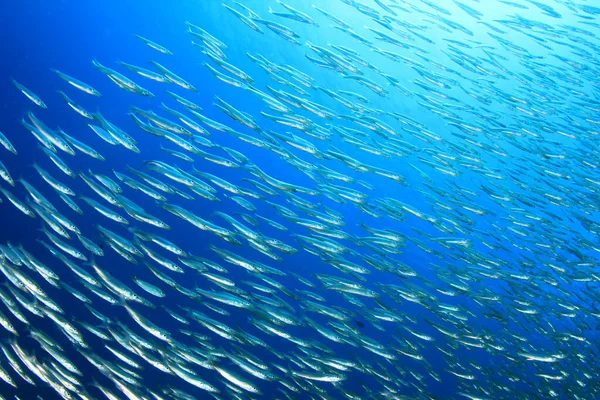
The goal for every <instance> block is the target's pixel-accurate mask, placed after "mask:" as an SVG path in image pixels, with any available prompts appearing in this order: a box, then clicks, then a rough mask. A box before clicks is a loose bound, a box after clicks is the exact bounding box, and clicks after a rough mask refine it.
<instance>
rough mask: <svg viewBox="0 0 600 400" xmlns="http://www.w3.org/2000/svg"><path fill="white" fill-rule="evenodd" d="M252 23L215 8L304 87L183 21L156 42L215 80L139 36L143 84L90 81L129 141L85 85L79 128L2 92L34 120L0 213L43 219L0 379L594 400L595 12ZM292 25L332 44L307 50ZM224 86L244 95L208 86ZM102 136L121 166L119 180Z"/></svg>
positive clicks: (2, 171) (189, 391) (273, 393)
mask: <svg viewBox="0 0 600 400" xmlns="http://www.w3.org/2000/svg"><path fill="white" fill-rule="evenodd" d="M269 3H270V4H269V12H268V13H264V12H260V13H259V11H256V10H255V9H253V8H252V7H250V6H249V5H246V4H242V3H241V2H238V1H231V0H225V2H224V3H223V4H222V6H221V7H220V8H219V12H220V13H222V15H220V18H223V19H224V21H227V23H226V24H224V26H223V28H222V29H223V30H224V31H225V30H226V29H233V28H231V27H227V26H226V25H227V24H235V29H236V30H239V31H240V32H244V33H245V34H247V35H249V37H251V38H252V40H255V41H262V42H264V43H265V45H266V44H273V45H276V46H281V47H282V48H284V49H285V51H286V52H289V53H294V54H296V55H300V56H302V57H305V59H307V60H308V65H309V66H310V68H308V67H307V68H300V67H299V66H293V65H290V64H288V63H282V62H275V61H273V60H270V59H269V58H267V57H265V56H263V55H261V54H259V53H255V52H253V53H251V52H247V53H246V56H247V60H246V62H245V63H242V62H241V61H239V60H238V62H237V63H236V62H234V61H232V60H230V59H229V58H228V52H229V51H230V49H231V48H234V47H235V46H236V45H238V44H237V43H236V42H235V41H231V40H230V41H228V42H226V41H225V39H223V38H221V36H222V35H221V34H222V33H223V32H214V31H212V32H209V31H207V30H206V29H205V27H203V26H202V25H201V24H199V23H196V22H194V21H193V19H192V17H190V21H181V25H180V26H178V27H173V29H179V30H180V31H181V33H182V37H184V38H185V40H187V41H189V42H190V44H189V47H190V52H193V53H194V54H200V55H201V57H202V59H203V65H201V66H200V67H201V68H206V69H207V70H208V71H210V73H211V75H212V76H214V79H213V80H214V82H210V83H207V82H202V81H198V80H196V79H195V77H194V76H180V75H179V73H178V64H180V63H185V62H187V61H186V58H185V57H186V56H185V55H183V54H178V53H177V52H173V51H171V50H169V45H168V43H159V42H160V41H159V40H157V39H156V38H152V37H151V35H150V34H148V35H146V33H144V36H142V35H137V39H139V46H144V45H146V46H149V47H150V48H151V49H152V50H153V51H155V52H154V54H155V58H153V59H151V60H148V64H147V65H145V66H144V67H142V66H139V65H134V64H130V63H127V62H126V61H127V60H126V57H127V54H123V55H122V57H123V60H125V61H120V60H105V59H100V60H93V61H91V63H90V64H89V68H90V70H91V71H95V73H97V74H103V75H105V77H106V78H105V83H106V85H116V86H117V87H118V88H120V89H122V91H123V96H129V98H130V100H131V106H130V108H129V109H127V110H121V111H122V112H123V113H128V114H129V116H128V118H131V124H130V125H126V126H123V125H125V124H120V126H117V124H115V123H113V122H111V119H113V118H111V117H108V116H107V115H105V114H103V113H102V107H103V104H105V106H104V107H105V108H107V107H108V103H109V102H110V98H107V97H104V96H103V95H102V92H103V90H102V87H98V86H97V85H96V86H97V87H96V88H94V87H92V86H91V85H90V84H88V83H86V82H83V81H81V80H79V79H78V78H77V73H76V71H60V70H58V69H55V68H54V66H52V65H48V66H47V67H48V68H50V69H51V70H52V71H53V72H54V73H55V76H56V80H54V81H51V82H48V83H47V84H48V85H52V86H53V87H55V90H56V92H55V93H56V96H57V97H58V98H62V99H63V100H64V105H65V107H70V108H71V109H72V110H73V119H78V121H79V124H80V127H81V128H80V129H79V130H78V131H77V132H75V131H73V132H66V131H65V130H63V129H61V128H60V127H58V126H49V124H48V123H46V122H44V121H45V119H47V115H48V114H47V113H48V112H51V111H52V110H51V109H50V107H49V106H47V103H45V102H44V100H43V99H42V98H40V97H39V96H38V95H36V93H35V92H36V88H35V87H32V86H31V85H29V84H28V82H26V81H25V80H23V79H20V78H19V77H18V76H16V77H14V78H11V77H6V78H4V79H11V80H12V83H13V84H14V89H15V90H18V91H20V92H21V93H22V94H23V95H24V96H26V98H27V99H28V100H30V104H29V105H30V107H29V108H28V109H25V110H23V113H22V115H19V116H16V117H15V118H19V119H20V120H21V124H22V127H23V129H22V131H19V132H4V133H0V144H2V147H3V149H0V150H2V152H1V153H0V160H7V159H8V158H10V157H18V155H19V154H21V153H22V152H26V151H35V152H38V153H39V155H40V157H39V158H37V159H36V160H38V161H37V162H36V163H34V165H32V166H31V167H30V168H28V169H27V170H26V171H27V173H26V174H24V175H23V176H21V177H18V176H17V175H15V174H14V173H12V172H11V171H10V170H9V169H8V168H7V167H6V166H5V164H4V163H2V162H0V177H1V178H2V186H1V187H0V191H1V192H2V196H3V197H2V198H1V200H0V201H1V202H2V203H3V204H2V205H0V207H2V208H3V212H6V210H10V212H17V213H18V212H20V213H21V214H22V216H21V214H18V215H19V217H18V218H35V219H37V221H39V231H37V232H35V237H36V238H37V244H36V246H35V247H30V248H25V247H24V246H22V245H20V244H19V243H10V242H9V243H5V244H2V245H0V250H1V253H0V254H1V255H0V271H1V272H2V274H1V276H2V281H3V285H2V286H0V300H1V302H2V304H3V305H2V308H1V310H0V325H1V326H2V328H3V331H4V332H3V333H2V339H3V340H2V341H1V342H0V349H1V350H2V354H1V355H0V379H2V381H3V383H1V382H0V383H1V384H3V385H4V384H5V385H7V386H6V388H8V385H10V386H13V387H14V388H21V387H24V386H27V385H34V386H37V387H49V388H51V389H52V391H53V392H52V393H53V394H56V395H57V396H59V397H60V398H64V399H77V398H80V399H95V398H108V399H125V398H127V399H132V400H133V399H157V400H158V399H204V398H214V399H231V398H237V399H259V398H277V399H301V398H302V399H304V398H307V399H308V398H310V399H409V398H410V399H430V398H440V397H436V396H434V395H432V394H431V392H430V388H431V387H433V386H435V385H437V386H438V387H445V388H446V389H445V390H446V397H444V398H467V399H472V400H475V399H504V398H519V399H521V398H522V399H548V398H570V399H593V398H598V397H600V375H599V372H598V371H599V370H600V369H599V368H598V367H600V363H599V361H598V360H599V359H600V358H597V357H599V356H600V353H599V351H598V345H597V343H598V342H597V340H598V336H597V335H596V334H595V331H596V329H597V326H598V323H599V322H600V321H598V318H600V309H599V308H598V302H599V301H600V287H599V285H600V273H599V272H597V271H595V268H596V266H598V259H599V254H598V252H600V244H598V233H599V232H600V214H599V211H600V174H599V173H598V168H599V167H600V161H599V158H598V157H599V155H600V151H599V150H598V145H599V144H600V141H599V139H598V138H599V134H600V114H599V113H600V88H599V87H598V86H597V79H598V76H600V57H598V55H599V54H600V53H599V51H600V41H599V40H598V37H597V35H596V32H600V30H599V29H598V28H600V21H598V16H600V8H599V7H595V6H593V5H591V4H592V3H593V2H588V3H589V4H580V3H582V1H571V0H555V1H551V2H544V3H541V2H538V1H533V0H523V1H518V2H516V1H515V2H513V1H508V0H496V1H493V2H491V3H494V4H495V6H501V7H503V8H504V10H505V12H506V15H510V17H507V18H505V19H489V18H486V7H487V6H488V3H487V1H486V2H484V1H479V0H452V1H448V2H447V4H448V5H449V7H448V8H446V7H445V6H444V7H442V6H441V5H440V2H437V1H436V2H434V1H430V0H373V1H367V0H360V1H356V0H339V1H337V2H335V7H333V8H330V9H326V8H325V7H321V6H319V4H318V3H317V2H315V4H311V3H310V2H302V1H296V2H290V4H288V3H286V2H284V1H282V0H276V1H271V2H269ZM271 3H272V4H271ZM198 7H202V6H201V5H200V6H198ZM338 8H339V9H343V10H344V12H343V13H340V12H338V11H336V9H338ZM525 11H527V12H529V13H530V14H531V13H533V15H536V14H537V15H539V17H540V18H539V19H531V18H526V17H524V16H522V14H521V13H524V12H525ZM458 13H462V14H461V15H460V18H462V19H465V18H466V19H469V20H471V22H473V21H474V22H475V23H476V24H477V26H479V29H480V30H478V31H477V32H476V33H474V32H473V31H472V30H471V29H469V28H468V27H467V26H464V25H463V24H461V23H458V22H457V20H459V17H458V16H457V15H458ZM564 13H569V17H570V18H571V19H569V23H566V22H564V18H563V14H564ZM342 14H343V15H354V14H355V15H360V16H361V18H368V20H370V21H371V25H370V26H364V27H359V26H353V25H351V24H350V23H348V22H346V21H345V20H344V19H342V18H340V15H342ZM528 15H529V14H528ZM547 20H550V21H552V23H551V24H550V23H547V22H544V21H547ZM299 26H302V29H315V30H323V31H327V30H328V29H329V30H332V29H333V30H336V31H340V32H342V33H343V34H344V35H345V36H346V37H347V41H346V42H345V43H344V45H341V44H336V43H329V39H325V38H324V39H323V42H322V43H312V42H311V41H308V40H305V38H303V37H302V34H300V33H298V32H297V29H296V27H299ZM298 30H299V29H298ZM140 33H141V32H140ZM434 33H435V34H434ZM325 36H326V35H325ZM515 38H516V39H518V40H516V39H515ZM137 39H136V40H137ZM155 40H156V41H155ZM427 46H429V47H427ZM426 48H427V49H435V51H434V50H425V49H426ZM384 58H385V59H387V60H388V61H391V62H393V65H395V68H393V69H390V68H387V69H386V68H384V67H382V66H378V65H377V60H382V59H384ZM156 60H158V61H156ZM382 64H383V63H382ZM249 65H251V66H252V68H253V70H254V68H258V69H259V70H260V73H253V74H252V76H251V75H250V74H249V73H248V72H247V70H248V68H247V67H248V66H249ZM386 65H390V64H389V63H388V64H386ZM515 66H516V67H515ZM311 68H312V70H311ZM314 69H317V70H319V71H323V72H322V73H321V74H315V73H314V72H313V70H314ZM323 74H324V75H323ZM316 76H319V77H322V76H327V77H328V79H327V80H325V79H320V78H316ZM103 79H104V78H103ZM217 80H218V81H220V82H222V83H219V84H223V83H224V84H226V85H228V87H229V86H230V87H231V89H232V90H233V91H234V93H238V94H237V95H236V96H232V95H225V94H222V93H215V92H210V88H213V87H217V86H216V85H215V82H217ZM148 88H150V89H148ZM156 88H158V90H157V89H156ZM83 96H92V97H96V99H95V100H94V101H96V103H97V108H96V109H93V110H92V109H86V108H84V107H83V106H81V105H80V104H79V103H78V101H77V99H78V98H79V99H80V98H83ZM138 96H144V97H148V98H153V101H154V103H153V104H156V107H153V108H152V109H149V108H146V107H141V106H139V105H136V100H138V99H140V97H138ZM238 98H246V99H249V98H250V99H254V102H255V103H256V104H258V105H259V106H260V107H261V109H262V111H261V112H260V114H255V115H251V114H250V113H248V112H247V111H245V110H244V109H243V103H242V102H241V101H239V100H238ZM47 101H48V100H47ZM198 103H202V104H203V106H200V105H198ZM399 103H404V104H410V105H411V107H412V109H414V110H417V112H413V113H412V114H411V115H407V114H410V113H400V112H398V109H399V108H400V107H398V104H399ZM48 104H50V103H48ZM144 104H146V103H144ZM373 104H377V106H374V105H373ZM206 105H208V106H209V107H214V110H218V112H219V114H218V115H220V117H219V118H218V119H214V118H209V117H208V116H206V115H205V114H207V113H206ZM211 114H214V113H213V112H211ZM415 115H417V116H418V117H416V116H415ZM423 115H427V116H429V117H427V118H423V117H422V116H423ZM113 120H114V119H113ZM430 121H440V122H439V123H436V124H435V127H432V126H430V124H429V122H430ZM17 135H18V136H24V135H28V137H29V139H30V140H31V143H32V145H33V146H32V147H31V150H30V149H27V148H17V147H18V146H17V147H15V146H14V145H13V142H14V140H12V139H13V137H16V136H17ZM225 137H227V138H228V143H231V140H233V142H234V143H238V146H225V145H223V143H222V142H223V138H225ZM29 139H28V140H29ZM230 139H231V140H230ZM99 143H100V145H99ZM106 143H107V144H109V145H111V146H114V147H111V148H115V149H116V148H117V147H123V148H124V149H126V150H128V151H129V153H128V154H130V157H129V158H128V162H127V164H128V167H127V168H123V169H120V170H116V169H113V166H112V164H111V152H110V151H106V150H105V151H102V150H96V149H98V148H102V149H107V148H108V147H107V146H106ZM156 143H160V144H159V146H158V147H156ZM148 146H152V147H153V148H159V149H160V150H161V151H162V152H164V157H162V158H161V159H148V158H147V156H146V155H145V154H147V153H148V152H149V150H148ZM248 149H252V151H251V152H250V151H248ZM152 154H158V153H152ZM250 154H252V155H250ZM257 154H258V155H260V154H274V155H276V157H277V159H278V161H279V164H278V165H274V164H271V163H266V162H263V161H262V160H261V157H260V156H259V157H257V156H256V155H257ZM364 160H368V161H364ZM290 167H291V168H293V170H294V171H295V172H297V174H288V173H285V174H284V173H282V171H286V170H289V169H291V168H290ZM224 171H227V173H225V172H224ZM223 176H226V177H227V179H226V178H225V177H223ZM231 176H235V177H236V179H235V180H233V179H231V178H230V177H231ZM299 176H301V177H303V178H302V179H298V177H299ZM74 182H78V184H79V185H85V189H86V190H77V191H75V190H73V189H72V187H74V186H75V185H74ZM78 187H83V186H78ZM139 196H145V197H146V198H147V199H148V201H147V202H144V207H142V205H140V204H139V203H140V201H137V202H136V201H134V200H133V199H132V198H135V199H138V198H140V197H139ZM225 202H227V204H228V207H229V208H222V207H220V206H219V204H221V203H225ZM207 204H212V205H211V206H210V207H209V206H207ZM234 206H235V208H236V209H237V210H238V212H236V213H227V212H224V210H229V209H233V208H232V207H234ZM266 208H267V209H269V210H273V213H274V214H273V215H277V217H276V218H271V217H267V216H264V215H261V210H264V209H266ZM206 209H211V210H214V209H216V210H217V211H214V212H206V211H205V210H206ZM15 210H16V211H15ZM262 214H264V213H262ZM82 216H84V217H85V218H86V219H87V220H91V221H93V223H91V224H89V223H88V224H87V225H86V226H85V229H84V227H83V226H82V225H81V224H77V223H75V222H73V221H77V220H78V219H79V218H83V217H82ZM174 224H184V225H185V227H186V229H197V231H198V234H199V237H201V238H203V239H202V242H203V245H199V246H198V247H196V248H187V247H186V246H185V245H183V244H182V242H181V237H178V232H177V230H176V229H171V225H174ZM88 225H89V226H94V227H95V228H94V229H93V230H90V229H89V227H88ZM382 226H385V228H381V227H382ZM4 229H10V228H4ZM357 232H361V233H360V234H357ZM200 235H201V236H200ZM206 238H209V239H206ZM108 252H110V253H112V254H111V256H114V257H117V258H115V259H118V260H120V261H119V262H118V263H114V262H110V263H108V262H106V261H105V259H106V258H107V257H106V256H107V254H106V253H108ZM242 254H243V255H242ZM249 255H251V256H249ZM300 256H302V257H304V258H303V259H310V260H313V261H312V262H314V265H316V266H319V267H318V269H317V271H318V272H316V273H310V274H308V273H303V272H302V271H303V269H302V268H300V266H299V265H298V263H296V262H294V260H296V259H297V258H298V257H300ZM422 260H427V261H426V262H423V261H422ZM140 270H144V271H145V274H142V273H141V272H139V271H140ZM231 270H235V271H234V273H232V271H231ZM140 276H143V278H141V277H140ZM240 277H243V278H242V279H240ZM57 293H58V294H57ZM62 293H65V294H67V293H68V296H63V295H62ZM59 294H60V295H59ZM65 299H67V300H65ZM331 299H335V300H334V301H331ZM76 305H77V306H76ZM83 314H85V315H86V316H87V317H86V318H87V319H85V318H81V317H77V318H75V317H74V315H78V316H79V315H83ZM41 319H44V321H45V323H46V324H52V325H54V327H53V329H40V328H39V324H40V322H39V321H40V320H41ZM89 321H93V322H89ZM165 321H169V322H168V323H166V322H165ZM424 327H425V328H424ZM380 338H381V339H380ZM224 343H225V344H224ZM274 359H276V360H279V362H273V360H274ZM482 359H484V360H487V361H486V362H485V363H481V362H480V360H482ZM266 360H268V361H266ZM84 364H85V365H84ZM84 369H85V370H86V371H90V370H93V371H94V374H92V375H90V374H89V373H85V374H84V373H83V372H82V370H84ZM147 371H153V375H152V376H153V377H157V378H152V379H148V377H147ZM156 379H160V380H161V383H160V384H157V383H156V381H155V380H156ZM153 380H154V382H153ZM444 385H447V386H444ZM0 393H2V391H1V390H0ZM15 393H18V391H17V392H15Z"/></svg>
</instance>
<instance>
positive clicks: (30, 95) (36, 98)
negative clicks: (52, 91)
mask: <svg viewBox="0 0 600 400" xmlns="http://www.w3.org/2000/svg"><path fill="white" fill-rule="evenodd" d="M11 82H12V84H13V85H15V87H16V88H17V89H19V91H20V92H21V93H23V94H24V95H25V97H27V98H28V99H29V100H31V102H32V103H33V104H35V105H36V106H39V107H41V108H48V106H46V103H44V102H43V101H42V99H40V98H39V96H38V95H36V94H35V93H33V92H32V91H31V90H29V89H27V88H26V87H25V86H23V85H21V84H20V83H19V82H17V81H16V80H14V79H13V78H11Z"/></svg>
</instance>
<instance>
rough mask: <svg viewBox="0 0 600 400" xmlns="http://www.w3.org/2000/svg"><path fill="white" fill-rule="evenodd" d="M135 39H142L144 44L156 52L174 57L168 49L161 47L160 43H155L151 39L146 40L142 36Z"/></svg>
mask: <svg viewBox="0 0 600 400" xmlns="http://www.w3.org/2000/svg"><path fill="white" fill-rule="evenodd" d="M135 37H136V38H138V39H140V40H141V41H142V42H144V43H146V44H147V45H148V46H150V47H151V48H153V49H154V50H156V51H158V52H160V53H163V54H166V55H168V56H172V55H173V53H172V52H171V51H170V50H169V49H167V48H166V47H164V46H161V45H160V44H158V43H155V42H153V41H152V40H150V39H146V38H145V37H143V36H140V35H135Z"/></svg>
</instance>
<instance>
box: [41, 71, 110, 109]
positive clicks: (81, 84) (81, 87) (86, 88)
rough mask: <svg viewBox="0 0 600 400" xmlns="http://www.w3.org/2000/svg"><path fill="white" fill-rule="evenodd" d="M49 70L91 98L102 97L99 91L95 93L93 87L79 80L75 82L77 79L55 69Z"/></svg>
mask: <svg viewBox="0 0 600 400" xmlns="http://www.w3.org/2000/svg"><path fill="white" fill-rule="evenodd" d="M50 70H51V71H52V72H54V73H56V74H57V75H58V76H59V77H60V78H61V79H62V80H64V81H65V82H67V83H68V84H70V85H71V86H74V87H76V88H77V89H79V90H81V91H82V92H84V93H87V94H90V95H92V96H96V97H101V96H102V94H100V92H99V91H97V90H96V89H94V88H93V87H91V86H90V85H88V84H87V83H84V82H81V81H80V80H77V79H75V78H73V77H72V76H69V75H67V74H65V73H63V72H60V71H59V70H57V69H55V68H50ZM69 103H70V102H69Z"/></svg>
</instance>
